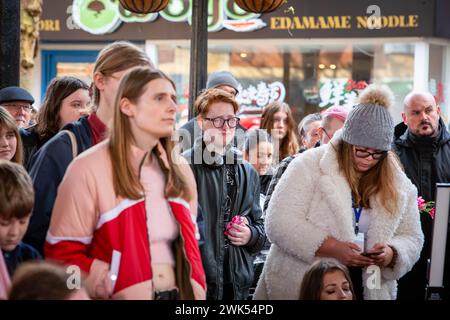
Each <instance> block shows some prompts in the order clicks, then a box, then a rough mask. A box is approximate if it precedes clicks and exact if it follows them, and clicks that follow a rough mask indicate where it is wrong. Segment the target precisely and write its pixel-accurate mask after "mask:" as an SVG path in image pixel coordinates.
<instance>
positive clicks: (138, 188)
mask: <svg viewBox="0 0 450 320" xmlns="http://www.w3.org/2000/svg"><path fill="white" fill-rule="evenodd" d="M156 79H165V80H167V81H169V82H170V83H171V84H172V86H173V88H174V89H175V84H174V82H173V81H172V80H171V79H170V78H169V77H167V76H166V75H165V74H164V73H163V72H162V71H159V70H155V69H150V68H145V67H137V68H133V69H131V70H130V71H129V72H127V73H126V74H125V75H124V77H123V79H122V81H121V82H120V85H119V89H118V91H117V96H116V100H115V103H114V120H113V126H112V128H111V134H110V140H109V152H110V154H111V160H112V163H113V164H114V170H113V184H114V190H115V192H116V194H117V195H118V196H122V197H125V198H129V199H140V198H142V192H143V187H142V185H141V183H140V182H139V177H138V176H137V175H136V172H135V171H134V170H133V168H132V166H131V164H130V162H129V160H128V158H127V157H128V155H129V154H130V145H131V143H133V142H134V138H133V134H132V132H131V125H130V119H129V117H128V116H127V115H125V114H124V113H123V112H122V111H121V110H120V103H121V100H122V99H123V98H127V99H128V100H129V101H130V102H131V103H137V102H138V100H139V98H140V97H141V96H142V95H143V94H144V92H145V90H146V88H147V85H148V84H149V82H151V81H153V80H156ZM160 142H161V144H162V146H163V147H164V149H165V152H166V154H167V160H168V163H169V169H167V168H166V167H165V165H164V163H163V162H162V161H161V159H160V158H159V157H156V158H157V159H158V162H159V165H160V167H161V169H162V170H163V172H164V174H165V177H166V187H165V195H166V197H178V196H179V197H182V198H184V199H185V200H187V201H189V200H191V199H192V197H193V195H192V194H191V192H192V191H191V190H190V189H189V187H188V182H187V180H186V177H185V175H184V174H183V172H182V171H181V169H180V167H179V165H177V163H178V161H176V159H173V156H174V154H175V153H174V152H172V150H173V148H174V144H173V142H172V140H171V137H166V138H161V139H160ZM155 150H156V149H155Z"/></svg>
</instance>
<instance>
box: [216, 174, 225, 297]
mask: <svg viewBox="0 0 450 320" xmlns="http://www.w3.org/2000/svg"><path fill="white" fill-rule="evenodd" d="M223 168H224V167H223V166H222V167H221V168H220V170H221V171H222V172H221V174H222V183H221V185H220V192H219V203H220V214H219V219H220V224H219V225H220V227H221V228H220V232H221V233H220V238H219V241H218V243H217V247H216V252H219V257H218V258H219V260H221V261H220V264H218V265H217V266H218V267H219V266H220V268H221V270H222V276H221V277H220V276H219V272H217V275H216V283H217V284H219V283H222V289H221V288H220V286H219V285H218V286H217V288H218V290H217V293H216V300H219V296H220V291H222V296H223V278H224V274H223V258H224V254H225V241H224V243H223V245H221V243H220V242H221V241H220V239H222V234H223V229H224V221H223V217H222V206H223V197H222V194H223V189H224V188H223V182H224V177H225V174H224V173H225V171H224V169H223ZM222 249H223V250H224V253H223V254H221V251H222Z"/></svg>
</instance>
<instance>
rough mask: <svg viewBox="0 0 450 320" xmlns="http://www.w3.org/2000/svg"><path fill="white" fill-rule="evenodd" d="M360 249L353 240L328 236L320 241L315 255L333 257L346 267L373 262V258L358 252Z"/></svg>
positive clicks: (366, 264) (360, 265)
mask: <svg viewBox="0 0 450 320" xmlns="http://www.w3.org/2000/svg"><path fill="white" fill-rule="evenodd" d="M361 250H362V248H360V247H359V246H358V245H356V244H354V243H353V242H343V241H339V240H336V239H334V238H331V237H330V238H327V239H326V240H325V241H324V242H323V243H322V246H321V247H320V248H319V250H317V252H316V256H318V257H331V258H335V259H337V260H339V261H340V262H341V263H343V264H344V265H346V266H348V267H365V266H369V265H371V264H374V263H375V261H374V260H372V259H371V258H368V257H365V256H363V255H361V254H359V252H360V251H361Z"/></svg>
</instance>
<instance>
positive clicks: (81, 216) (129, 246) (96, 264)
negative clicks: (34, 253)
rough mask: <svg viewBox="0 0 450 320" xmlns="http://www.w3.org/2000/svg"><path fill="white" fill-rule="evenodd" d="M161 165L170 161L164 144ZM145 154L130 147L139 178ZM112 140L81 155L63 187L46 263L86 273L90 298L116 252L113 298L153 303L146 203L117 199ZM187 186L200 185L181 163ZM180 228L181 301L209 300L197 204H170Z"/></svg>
mask: <svg viewBox="0 0 450 320" xmlns="http://www.w3.org/2000/svg"><path fill="white" fill-rule="evenodd" d="M157 148H158V150H159V151H160V152H161V156H160V157H161V160H163V163H167V157H166V156H165V152H164V150H163V148H162V147H161V145H160V144H158V146H157ZM144 156H145V151H143V150H141V149H138V148H137V147H134V146H132V147H131V150H130V155H129V160H130V161H131V163H132V165H133V169H134V170H135V172H136V174H138V173H139V164H140V163H141V161H142V159H143V158H144ZM112 165H113V164H112V163H111V158H110V155H109V152H108V141H104V142H102V143H100V144H98V145H97V146H95V147H92V148H90V149H89V150H87V151H86V152H84V153H82V154H81V155H80V156H78V157H77V158H76V159H75V160H74V161H73V162H72V163H71V164H70V166H69V168H68V169H67V172H66V174H65V176H64V179H63V181H62V183H61V185H60V186H59V189H58V195H57V198H56V202H55V206H54V208H53V213H52V218H51V223H50V228H49V232H48V234H47V239H46V244H45V256H46V258H47V259H52V260H58V261H61V262H63V263H64V264H67V265H77V266H79V267H80V268H81V270H83V271H85V272H86V273H88V277H87V280H86V285H87V288H88V292H89V293H90V294H91V296H94V297H95V296H101V295H102V294H101V293H99V292H98V291H99V290H100V289H101V284H102V283H104V281H105V277H107V276H109V275H108V272H109V271H110V264H111V260H112V256H113V252H115V253H114V254H115V255H116V254H117V253H119V255H118V256H120V259H119V261H117V262H118V264H117V265H118V266H119V268H118V274H117V280H116V281H115V282H113V296H112V297H113V298H114V299H152V292H153V290H152V277H153V275H152V269H151V256H150V245H149V239H148V229H147V215H146V210H145V198H142V199H139V200H130V199H123V198H120V197H117V195H116V194H115V192H114V187H113V179H112ZM182 170H183V173H184V174H186V176H187V177H188V181H189V185H190V187H191V188H194V189H193V190H194V193H195V194H196V185H195V179H194V177H193V174H192V172H191V170H190V168H189V166H188V165H187V164H182ZM167 201H168V203H169V207H170V209H171V212H172V213H173V215H174V217H175V220H176V221H177V223H178V226H179V238H178V240H176V244H177V245H176V246H175V247H177V248H178V249H177V250H178V253H177V252H175V253H174V256H175V260H176V272H175V273H176V275H177V276H178V277H181V279H180V278H177V286H178V288H179V289H180V295H181V298H182V299H183V298H184V299H205V294H206V281H205V273H204V270H203V265H202V260H201V255H200V251H199V248H198V242H197V239H196V234H197V226H196V222H195V221H196V214H197V199H196V198H195V199H192V201H190V202H189V203H188V202H187V201H185V200H184V199H182V198H169V199H167Z"/></svg>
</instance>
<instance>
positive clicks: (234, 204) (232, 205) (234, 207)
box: [228, 167, 239, 300]
mask: <svg viewBox="0 0 450 320" xmlns="http://www.w3.org/2000/svg"><path fill="white" fill-rule="evenodd" d="M233 173H234V183H235V184H236V190H235V191H236V195H235V197H234V203H232V204H230V209H232V211H231V213H232V214H233V215H234V216H235V215H236V214H235V210H236V198H237V195H238V190H239V189H238V179H237V177H236V171H235V170H234V167H233ZM230 246H231V244H230ZM228 249H229V251H231V247H229V248H228ZM233 250H238V248H236V249H233ZM232 256H233V255H232V254H231V252H228V264H229V270H230V275H231V285H232V287H233V295H234V297H233V298H234V300H235V299H236V297H237V295H236V281H235V279H234V272H233V271H234V269H233V268H232V263H231V259H232Z"/></svg>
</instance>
